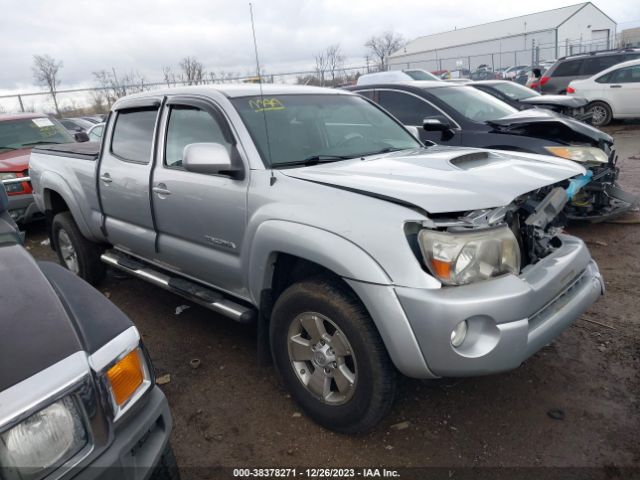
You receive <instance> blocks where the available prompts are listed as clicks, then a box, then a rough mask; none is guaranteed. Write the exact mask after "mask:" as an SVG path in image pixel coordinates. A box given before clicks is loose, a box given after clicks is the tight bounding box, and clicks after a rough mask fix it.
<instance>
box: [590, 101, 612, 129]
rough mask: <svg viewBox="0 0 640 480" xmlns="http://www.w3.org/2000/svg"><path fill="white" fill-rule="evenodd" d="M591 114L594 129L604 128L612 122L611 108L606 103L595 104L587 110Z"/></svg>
mask: <svg viewBox="0 0 640 480" xmlns="http://www.w3.org/2000/svg"><path fill="white" fill-rule="evenodd" d="M587 111H588V112H590V113H591V125H593V126H594V127H604V126H605V125H608V124H609V122H611V117H612V116H613V114H612V113H611V107H610V106H609V105H607V104H606V103H604V102H593V103H592V104H590V105H589V107H588V108H587Z"/></svg>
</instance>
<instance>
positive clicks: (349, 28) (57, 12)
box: [0, 0, 637, 90]
mask: <svg viewBox="0 0 640 480" xmlns="http://www.w3.org/2000/svg"><path fill="white" fill-rule="evenodd" d="M572 3H575V0H566V1H560V2H559V1H558V0H539V1H538V2H536V3H535V4H531V3H526V2H525V3H522V2H510V1H499V0H476V1H473V2H469V1H463V0H448V1H447V2H435V1H433V0H431V1H430V0H404V1H396V2H393V3H392V2H389V1H388V0H386V1H385V0H350V1H344V0H342V1H338V0H255V1H254V3H253V7H254V15H255V19H256V30H257V37H258V42H259V45H258V46H259V50H260V55H261V63H262V65H263V66H264V67H265V69H266V70H267V71H268V72H270V73H274V72H278V71H283V70H287V69H301V68H302V69H308V68H311V67H312V66H313V56H314V54H315V53H317V52H318V51H320V50H322V49H323V48H325V47H326V46H328V45H330V44H333V43H337V42H339V43H340V44H341V45H342V49H343V51H344V52H345V54H346V55H347V57H349V58H350V59H353V61H356V62H358V63H364V60H363V57H364V55H365V53H366V49H365V48H364V46H363V45H364V42H365V41H366V40H367V38H369V37H370V36H371V35H375V34H378V33H381V32H383V31H385V30H394V31H396V32H398V33H401V34H402V35H404V36H405V37H406V38H407V39H411V38H414V37H416V36H420V35H426V34H430V33H435V32H439V31H445V30H450V29H453V28H454V27H463V26H469V25H474V24H477V23H481V22H487V21H492V20H495V19H499V18H507V17H510V16H514V15H521V14H525V13H530V12H531V11H536V10H543V9H546V8H555V7H557V6H559V5H567V4H572ZM633 3H634V2H630V1H628V0H610V1H609V2H607V4H606V5H605V4H604V3H603V4H602V5H601V8H603V10H604V11H605V12H606V13H608V14H609V15H610V16H612V17H613V18H614V19H616V20H619V21H625V20H631V19H634V18H632V17H631V16H632V15H634V14H637V12H634V7H633V5H632V4H633ZM0 12H2V15H1V17H0V32H1V33H0V35H1V36H2V38H1V43H0V45H1V46H0V49H1V52H2V62H3V68H2V69H0V89H2V90H13V89H25V88H26V89H28V90H36V89H37V88H36V87H35V86H33V76H32V72H31V64H32V56H33V55H34V54H43V53H46V54H49V55H51V56H52V57H54V58H56V59H59V60H62V61H63V62H64V67H63V69H62V72H61V79H62V83H63V87H72V86H76V85H81V84H90V83H91V82H92V72H94V71H97V70H102V69H110V68H112V67H113V68H116V69H117V70H118V71H120V72H130V71H138V72H140V73H141V74H143V75H144V76H145V77H146V78H147V80H149V81H160V80H161V77H162V67H163V66H167V65H171V66H173V67H174V69H177V65H178V63H179V61H180V59H181V58H183V57H185V56H187V55H193V56H196V57H197V58H198V59H199V60H200V61H201V62H203V63H204V64H205V66H206V68H207V69H208V70H214V71H221V70H225V71H234V72H238V73H241V74H246V73H249V72H251V71H253V70H254V65H255V64H254V61H255V60H254V53H253V41H252V36H251V24H250V20H249V6H248V3H246V2H238V1H233V0H157V1H153V2H151V1H139V0H110V1H108V2H96V1H87V0H74V1H73V2H71V1H58V2H50V1H49V2H47V1H45V0H29V1H24V0H22V1H16V0H0Z"/></svg>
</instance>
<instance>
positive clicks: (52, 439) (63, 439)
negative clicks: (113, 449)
mask: <svg viewBox="0 0 640 480" xmlns="http://www.w3.org/2000/svg"><path fill="white" fill-rule="evenodd" d="M87 442H88V435H87V431H86V430H85V427H84V424H83V421H82V414H81V413H80V410H79V409H78V407H77V405H76V403H75V402H74V400H73V399H72V398H70V397H65V398H63V399H62V400H59V401H57V402H55V403H52V404H51V405H49V406H48V407H46V408H44V409H42V410H40V411H39V412H37V413H34V414H33V415H31V416H30V417H28V418H27V419H26V420H23V421H22V422H21V423H19V424H18V425H16V426H14V427H13V428H11V429H10V430H7V431H6V432H4V433H2V434H0V465H2V466H3V467H7V468H8V469H9V470H14V469H16V471H17V472H18V473H19V475H18V477H17V478H20V479H29V478H35V477H39V476H41V474H42V473H43V471H44V470H47V469H54V468H57V467H58V466H60V465H62V464H63V463H64V462H66V461H67V460H69V459H70V458H71V457H73V456H74V455H75V454H76V453H78V452H79V451H80V450H81V449H82V448H83V447H84V446H85V445H87ZM17 469H19V470H17ZM9 473H11V471H9Z"/></svg>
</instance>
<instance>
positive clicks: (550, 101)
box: [518, 95, 588, 108]
mask: <svg viewBox="0 0 640 480" xmlns="http://www.w3.org/2000/svg"><path fill="white" fill-rule="evenodd" d="M518 101H519V102H520V103H522V104H525V105H532V106H549V107H566V108H580V107H584V106H585V105H586V104H587V103H588V101H587V99H586V98H584V97H570V96H568V95H537V96H535V97H529V98H523V99H522V100H518Z"/></svg>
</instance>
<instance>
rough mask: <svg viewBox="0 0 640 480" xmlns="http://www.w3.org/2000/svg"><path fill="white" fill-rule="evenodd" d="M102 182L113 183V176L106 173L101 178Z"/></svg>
mask: <svg viewBox="0 0 640 480" xmlns="http://www.w3.org/2000/svg"><path fill="white" fill-rule="evenodd" d="M100 180H102V181H103V182H104V183H111V182H113V180H112V179H111V175H109V174H108V173H104V174H102V175H101V176H100Z"/></svg>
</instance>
